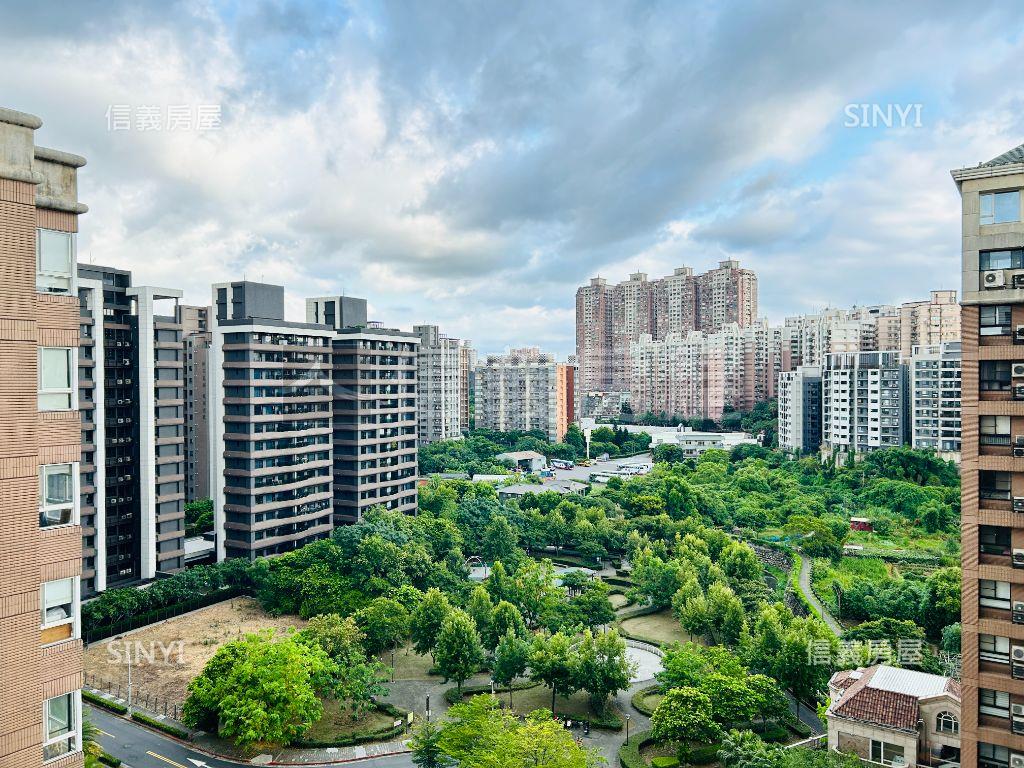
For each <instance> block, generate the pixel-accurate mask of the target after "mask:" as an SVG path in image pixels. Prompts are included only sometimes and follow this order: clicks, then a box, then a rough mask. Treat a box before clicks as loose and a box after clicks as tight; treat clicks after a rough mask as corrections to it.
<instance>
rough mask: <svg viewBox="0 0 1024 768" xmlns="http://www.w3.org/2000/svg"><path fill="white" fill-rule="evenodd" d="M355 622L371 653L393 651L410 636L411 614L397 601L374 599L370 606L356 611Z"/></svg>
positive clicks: (382, 598) (383, 598) (381, 598)
mask: <svg viewBox="0 0 1024 768" xmlns="http://www.w3.org/2000/svg"><path fill="white" fill-rule="evenodd" d="M355 620H356V624H358V625H359V628H360V629H361V630H362V632H363V635H364V637H365V640H364V643H363V644H364V645H365V647H366V650H367V651H368V652H369V653H381V652H382V651H385V650H387V649H388V648H392V649H393V648H394V647H395V646H397V645H398V642H399V641H400V640H402V639H404V638H405V637H406V636H407V635H408V634H409V612H408V611H407V610H405V606H403V605H402V604H401V603H399V602H398V601H397V600H392V599H390V598H387V597H377V598H374V599H373V600H372V601H371V602H370V604H369V605H368V606H366V607H365V608H361V609H360V610H358V611H356V614H355Z"/></svg>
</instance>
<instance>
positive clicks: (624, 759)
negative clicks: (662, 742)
mask: <svg viewBox="0 0 1024 768" xmlns="http://www.w3.org/2000/svg"><path fill="white" fill-rule="evenodd" d="M653 741H654V739H653V738H652V737H651V732H650V731H637V732H636V733H633V734H630V737H629V744H623V745H622V746H621V747H619V765H620V766H622V768H647V763H646V762H645V761H644V759H643V758H642V757H640V750H641V749H642V748H643V747H645V746H647V745H648V744H650V743H652V742H653Z"/></svg>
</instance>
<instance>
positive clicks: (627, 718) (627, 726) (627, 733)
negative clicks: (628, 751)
mask: <svg viewBox="0 0 1024 768" xmlns="http://www.w3.org/2000/svg"><path fill="white" fill-rule="evenodd" d="M629 721H630V716H629V714H627V715H626V743H627V744H629Z"/></svg>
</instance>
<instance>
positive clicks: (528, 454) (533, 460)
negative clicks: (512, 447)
mask: <svg viewBox="0 0 1024 768" xmlns="http://www.w3.org/2000/svg"><path fill="white" fill-rule="evenodd" d="M494 459H495V460H496V461H508V462H511V463H513V464H515V466H516V469H519V470H521V471H523V472H541V471H543V470H545V469H547V468H548V460H547V459H546V458H545V457H544V454H543V453H537V452H536V451H509V452H508V453H499V454H498V455H497V456H495V457H494Z"/></svg>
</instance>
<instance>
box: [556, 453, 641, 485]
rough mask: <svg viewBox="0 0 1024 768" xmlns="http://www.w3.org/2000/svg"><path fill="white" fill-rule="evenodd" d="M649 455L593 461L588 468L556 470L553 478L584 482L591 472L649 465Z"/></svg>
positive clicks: (588, 478)
mask: <svg viewBox="0 0 1024 768" xmlns="http://www.w3.org/2000/svg"><path fill="white" fill-rule="evenodd" d="M650 463H651V454H649V453H641V454H640V455H639V456H630V457H629V458H628V459H609V460H608V461H595V462H594V464H593V466H590V467H573V468H572V469H556V470H555V477H556V478H557V479H558V480H579V481H581V482H586V481H588V480H590V473H591V472H610V471H614V470H615V469H616V468H617V467H618V466H619V464H650Z"/></svg>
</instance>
